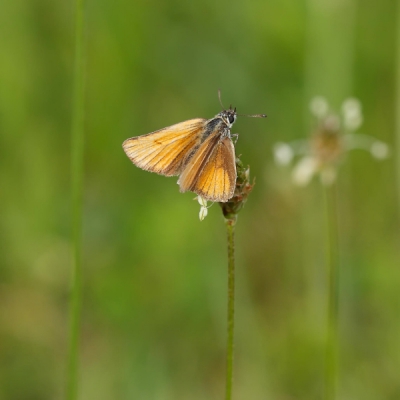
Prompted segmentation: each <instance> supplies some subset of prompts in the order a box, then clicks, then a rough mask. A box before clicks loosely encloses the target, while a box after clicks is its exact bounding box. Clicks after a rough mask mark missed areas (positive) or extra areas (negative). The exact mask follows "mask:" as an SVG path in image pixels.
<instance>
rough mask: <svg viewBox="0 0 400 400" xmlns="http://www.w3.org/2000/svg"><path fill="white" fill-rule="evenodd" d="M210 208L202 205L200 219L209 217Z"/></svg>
mask: <svg viewBox="0 0 400 400" xmlns="http://www.w3.org/2000/svg"><path fill="white" fill-rule="evenodd" d="M207 214H208V208H207V207H200V212H199V218H200V221H203V219H204V218H205V217H207Z"/></svg>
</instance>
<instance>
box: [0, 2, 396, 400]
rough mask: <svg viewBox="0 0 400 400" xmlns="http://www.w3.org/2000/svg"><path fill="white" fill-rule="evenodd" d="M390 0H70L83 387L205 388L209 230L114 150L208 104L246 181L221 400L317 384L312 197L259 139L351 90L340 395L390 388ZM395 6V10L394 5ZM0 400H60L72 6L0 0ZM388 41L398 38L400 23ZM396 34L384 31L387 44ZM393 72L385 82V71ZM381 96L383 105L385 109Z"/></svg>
mask: <svg viewBox="0 0 400 400" xmlns="http://www.w3.org/2000/svg"><path fill="white" fill-rule="evenodd" d="M399 7H400V6H399V2H396V1H393V0H381V1H379V2H377V1H371V0H369V1H365V0H364V1H356V0H270V1H257V0H251V1H247V2H232V1H225V0H222V1H219V2H215V1H211V0H203V1H202V2H198V1H193V2H182V1H176V0H167V1H142V0H136V1H133V2H132V1H126V0H115V1H112V2H111V1H104V0H100V1H96V2H95V1H90V0H88V1H87V6H86V44H87V46H86V49H87V57H86V102H85V154H84V156H85V162H84V163H85V165H84V215H83V218H84V221H83V275H84V285H83V310H82V326H81V351H80V378H79V379H80V386H79V396H80V398H81V399H96V400H108V399H145V400H151V399H155V400H165V399H173V400H179V399H184V400H187V399H190V400H196V399H221V398H222V397H223V392H224V379H225V375H224V374H225V361H224V357H225V340H226V281H227V277H226V275H227V274H226V269H227V257H226V238H225V227H224V222H223V218H222V215H221V211H220V209H219V207H218V205H214V206H213V207H211V209H210V210H209V215H208V216H207V218H206V219H205V220H204V221H203V222H200V221H199V219H198V212H199V205H198V204H197V202H195V201H193V197H194V195H193V194H192V193H186V194H180V193H179V190H178V186H177V185H176V179H175V178H165V177H161V176H158V175H155V174H150V173H148V172H144V171H142V170H140V169H138V168H136V167H135V166H133V165H132V164H131V163H130V161H129V160H128V159H127V157H126V156H125V154H124V153H123V151H122V148H121V144H122V142H123V140H125V139H126V138H128V137H131V136H136V135H140V134H144V133H148V132H151V131H153V130H156V129H159V128H162V127H164V126H168V125H171V124H173V123H176V122H179V121H183V120H186V119H190V118H195V117H204V118H211V117H212V116H214V115H215V114H216V113H218V112H219V111H220V105H219V103H218V98H217V90H218V88H220V89H221V91H222V100H223V102H224V103H225V105H229V104H230V103H232V104H233V105H234V106H236V107H237V108H238V112H239V113H262V112H265V113H266V114H267V115H268V118H267V119H266V120H258V119H250V118H239V119H238V121H237V123H236V124H235V126H234V130H233V132H238V133H239V140H238V142H237V145H236V149H237V153H238V154H242V160H243V162H244V163H245V164H249V165H250V167H251V174H252V176H255V177H256V186H255V188H254V192H253V193H252V194H251V196H250V198H249V201H248V203H247V204H246V207H245V208H244V209H243V210H242V212H241V214H240V216H239V221H238V224H237V235H236V250H237V260H236V261H237V298H236V307H237V308H236V341H235V379H234V398H236V399H251V400H253V399H254V400H257V399H260V400H264V399H273V400H294V399H304V400H310V399H311V400H313V399H316V400H317V399H320V398H321V396H322V392H323V359H324V332H325V301H326V273H325V271H326V262H325V246H326V243H325V237H326V226H325V219H324V208H323V207H324V205H323V193H322V188H321V185H320V184H319V182H318V180H314V181H313V183H312V184H310V185H309V186H307V187H305V188H298V187H296V186H295V185H293V183H292V180H291V170H290V168H289V167H288V168H282V167H278V166H276V165H275V164H274V161H273V154H272V146H273V145H274V143H276V142H277V141H291V140H294V139H299V138H306V137H308V136H309V135H310V133H311V132H310V129H311V126H312V122H311V121H312V118H311V115H310V113H309V111H308V107H309V101H310V99H311V98H312V97H313V96H315V95H323V96H325V97H326V98H327V99H328V101H329V102H330V104H331V105H332V107H333V108H334V109H337V110H339V107H340V104H341V103H342V101H343V100H344V99H345V98H347V97H349V96H356V97H357V98H359V99H360V100H361V102H362V104H363V112H364V125H363V127H362V129H361V130H360V132H363V133H366V134H369V135H372V136H375V137H376V138H378V139H379V140H382V141H385V142H386V143H388V144H389V145H390V146H391V149H392V152H391V153H392V156H391V158H390V159H388V160H386V161H383V162H376V161H375V160H374V159H373V158H372V157H371V156H370V154H368V153H367V152H362V151H354V152H352V153H351V154H350V155H349V156H348V157H347V159H346V162H345V163H344V164H343V165H342V167H341V169H340V173H339V180H338V193H339V205H338V210H339V233H340V248H341V253H340V259H341V265H340V268H341V281H340V287H341V291H340V377H339V392H338V398H339V399H343V400H347V399H351V400H361V399H362V400H377V399H379V400H380V399H387V400H396V399H399V398H400V379H399V371H400V336H399V332H400V301H399V299H400V295H399V287H400V268H399V267H400V263H399V260H400V248H399V240H400V238H399V213H398V210H399V199H398V197H397V195H396V193H397V189H396V188H397V186H398V185H397V184H396V159H397V158H396V157H397V155H396V147H395V143H396V139H395V137H396V111H395V104H396V97H399V96H400V90H399V93H397V94H396V79H397V80H399V79H400V74H399V73H397V78H396V68H397V69H398V68H399V65H397V67H396V58H398V57H399V56H398V54H397V53H398V52H399V51H400V49H399V46H400V45H399V43H400V40H399V41H398V42H396V30H399V24H400V12H399V9H400V8H399ZM396 16H397V17H396ZM0 38H1V45H0V48H1V55H0V132H1V136H0V154H1V157H0V204H1V217H0V237H1V238H0V240H1V252H0V262H1V269H0V276H1V278H0V279H1V282H0V398H1V399H6V400H23V399H27V400H28V399H29V400H34V399H35V400H36V399H37V400H46V399H62V398H64V391H65V372H66V359H67V348H68V329H69V328H68V300H69V293H70V282H71V265H72V263H71V240H70V237H71V201H70V198H71V195H70V193H71V174H70V160H71V140H70V126H71V109H72V106H71V104H72V82H73V55H74V4H73V2H72V1H70V2H65V1H63V2H61V1H57V2H56V1H51V0H29V1H27V0H5V1H2V2H1V4H0ZM399 38H400V35H399ZM396 43H397V44H396ZM397 85H399V82H398V81H397ZM398 104H400V103H398Z"/></svg>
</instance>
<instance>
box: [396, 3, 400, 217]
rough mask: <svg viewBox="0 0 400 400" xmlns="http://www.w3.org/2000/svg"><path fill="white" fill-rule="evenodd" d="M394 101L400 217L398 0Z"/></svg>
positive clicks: (399, 33)
mask: <svg viewBox="0 0 400 400" xmlns="http://www.w3.org/2000/svg"><path fill="white" fill-rule="evenodd" d="M396 14H397V15H396V31H397V34H396V36H397V37H396V65H395V68H396V76H395V80H396V101H395V107H396V108H395V119H396V121H395V123H396V167H397V193H398V194H397V202H398V205H399V217H400V48H399V46H400V0H398V1H397V12H396Z"/></svg>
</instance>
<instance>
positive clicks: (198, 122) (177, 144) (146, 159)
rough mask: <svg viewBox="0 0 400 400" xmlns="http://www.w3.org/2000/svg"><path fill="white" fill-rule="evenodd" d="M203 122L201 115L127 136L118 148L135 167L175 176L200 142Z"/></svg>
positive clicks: (204, 123)
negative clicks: (145, 133) (140, 134)
mask: <svg viewBox="0 0 400 400" xmlns="http://www.w3.org/2000/svg"><path fill="white" fill-rule="evenodd" d="M206 122H207V120H206V119H203V118H196V119H191V120H189V121H184V122H180V123H179V124H175V125H172V126H169V127H167V128H163V129H160V130H158V131H155V132H152V133H148V134H147V135H142V136H137V137H133V138H130V139H127V140H125V142H124V143H123V144H122V147H123V149H124V151H125V153H126V155H127V156H128V157H129V158H130V160H131V161H132V162H133V163H134V164H135V165H136V166H138V167H139V168H142V169H144V170H146V171H151V172H156V173H157V174H160V175H165V176H172V175H179V174H180V173H181V171H182V170H183V169H184V167H185V165H186V163H187V160H188V158H189V157H190V155H191V154H192V153H193V152H194V151H195V149H196V147H198V146H199V145H200V142H201V138H202V135H201V132H202V131H203V129H204V127H205V125H206Z"/></svg>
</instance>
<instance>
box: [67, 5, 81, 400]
mask: <svg viewBox="0 0 400 400" xmlns="http://www.w3.org/2000/svg"><path fill="white" fill-rule="evenodd" d="M84 53H85V49H84V0H76V2H75V65H74V88H73V109H72V125H71V147H72V149H71V152H72V154H71V175H72V188H71V192H72V225H73V226H72V246H73V271H72V272H73V276H72V289H71V297H70V334H69V352H68V371H67V393H66V398H67V399H68V400H74V399H76V398H77V393H78V383H77V382H78V354H79V326H80V314H81V302H82V300H81V288H82V265H81V253H82V197H83V195H82V193H83V148H84Z"/></svg>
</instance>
